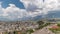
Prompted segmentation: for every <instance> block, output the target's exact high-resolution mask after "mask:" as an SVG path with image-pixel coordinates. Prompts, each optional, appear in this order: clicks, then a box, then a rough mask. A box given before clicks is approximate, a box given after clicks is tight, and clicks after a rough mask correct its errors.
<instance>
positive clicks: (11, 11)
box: [0, 0, 60, 19]
mask: <svg viewBox="0 0 60 34" xmlns="http://www.w3.org/2000/svg"><path fill="white" fill-rule="evenodd" d="M20 1H21V2H22V3H23V4H24V7H25V9H20V8H18V7H16V6H15V5H14V4H9V6H8V7H7V8H2V9H1V14H0V16H4V17H7V18H9V19H10V18H12V19H16V18H23V17H35V16H38V15H46V14H48V11H51V10H56V9H60V8H59V7H60V3H59V1H57V0H45V1H44V2H43V1H42V0H20Z"/></svg>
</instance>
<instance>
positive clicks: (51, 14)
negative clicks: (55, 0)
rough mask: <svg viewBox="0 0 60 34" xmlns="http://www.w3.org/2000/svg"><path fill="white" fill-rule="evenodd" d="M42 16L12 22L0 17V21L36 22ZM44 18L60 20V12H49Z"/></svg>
mask: <svg viewBox="0 0 60 34" xmlns="http://www.w3.org/2000/svg"><path fill="white" fill-rule="evenodd" d="M42 16H43V15H37V16H35V17H23V18H16V19H13V20H11V19H9V18H5V17H0V21H27V20H32V21H36V20H40V19H42V18H43V17H42ZM44 18H60V10H54V11H49V12H48V14H46V15H45V16H44Z"/></svg>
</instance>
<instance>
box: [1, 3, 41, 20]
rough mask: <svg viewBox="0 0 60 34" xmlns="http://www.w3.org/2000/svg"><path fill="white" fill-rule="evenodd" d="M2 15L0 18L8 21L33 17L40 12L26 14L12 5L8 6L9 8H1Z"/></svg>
mask: <svg viewBox="0 0 60 34" xmlns="http://www.w3.org/2000/svg"><path fill="white" fill-rule="evenodd" d="M1 11H2V12H3V13H2V14H1V15H0V16H3V17H6V18H9V19H16V18H23V17H35V16H37V15H38V14H39V13H41V12H39V11H38V12H30V11H29V12H28V11H26V9H20V8H18V7H16V6H15V5H14V4H9V7H7V8H5V9H4V8H3V9H2V10H1Z"/></svg>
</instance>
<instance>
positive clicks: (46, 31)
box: [32, 25, 54, 34]
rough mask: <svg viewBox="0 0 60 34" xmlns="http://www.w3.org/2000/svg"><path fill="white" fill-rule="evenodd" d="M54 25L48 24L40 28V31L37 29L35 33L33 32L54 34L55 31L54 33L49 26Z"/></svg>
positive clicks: (36, 33)
mask: <svg viewBox="0 0 60 34" xmlns="http://www.w3.org/2000/svg"><path fill="white" fill-rule="evenodd" d="M51 26H52V25H50V26H47V27H44V28H42V29H40V30H38V31H35V32H34V33H32V34H54V33H52V32H51V31H50V30H49V29H48V28H49V27H51Z"/></svg>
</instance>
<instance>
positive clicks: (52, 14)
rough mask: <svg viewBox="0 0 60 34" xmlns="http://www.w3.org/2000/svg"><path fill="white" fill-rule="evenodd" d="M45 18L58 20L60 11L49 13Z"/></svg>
mask: <svg viewBox="0 0 60 34" xmlns="http://www.w3.org/2000/svg"><path fill="white" fill-rule="evenodd" d="M46 17H47V18H60V10H54V11H49V12H48V14H47V15H46Z"/></svg>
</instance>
